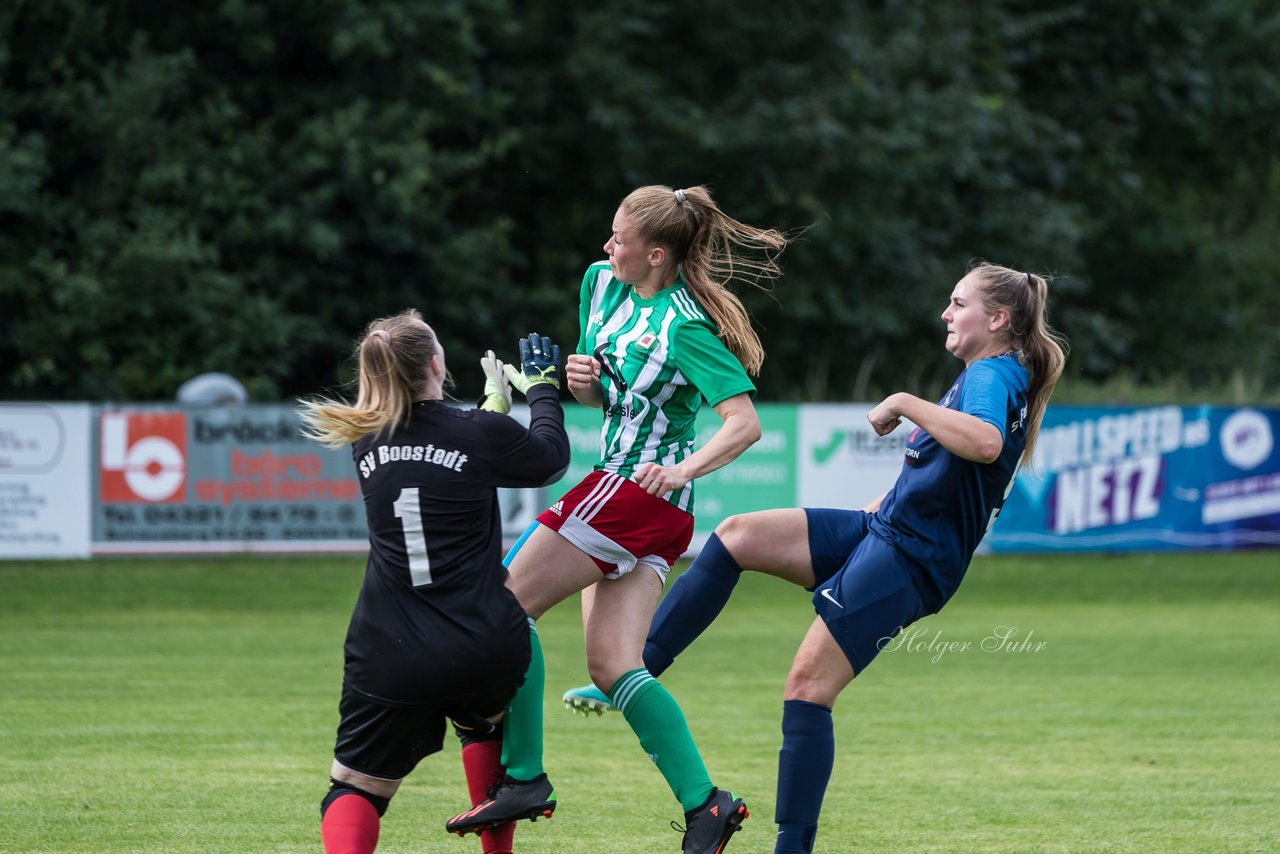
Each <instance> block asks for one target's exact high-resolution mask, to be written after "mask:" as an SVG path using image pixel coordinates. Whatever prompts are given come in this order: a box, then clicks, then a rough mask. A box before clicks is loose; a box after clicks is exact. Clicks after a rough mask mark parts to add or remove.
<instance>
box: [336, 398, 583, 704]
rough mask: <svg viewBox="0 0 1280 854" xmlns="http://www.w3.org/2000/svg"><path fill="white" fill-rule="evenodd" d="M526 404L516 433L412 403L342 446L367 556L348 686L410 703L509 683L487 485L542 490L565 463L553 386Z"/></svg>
mask: <svg viewBox="0 0 1280 854" xmlns="http://www.w3.org/2000/svg"><path fill="white" fill-rule="evenodd" d="M528 399H529V408H530V422H529V428H528V429H527V430H526V429H525V428H524V427H523V426H522V425H521V424H520V423H519V422H518V421H515V420H514V419H512V418H510V417H508V416H506V415H498V414H496V413H492V412H484V411H482V410H478V409H472V410H461V409H456V408H454V407H452V406H449V405H448V404H446V403H444V402H442V401H438V400H435V401H421V402H418V403H415V404H414V405H413V413H412V416H411V418H410V421H409V423H408V424H407V425H406V424H401V425H397V427H396V428H395V429H394V430H393V431H392V432H391V433H390V434H389V435H383V436H381V437H376V438H375V437H374V436H364V437H362V438H361V439H359V440H357V441H356V442H355V443H354V445H353V447H352V455H353V456H354V458H355V463H356V471H357V477H358V480H359V481H360V490H361V492H362V493H363V495H364V505H365V515H366V517H367V518H368V522H369V561H368V565H367V567H366V569H365V576H364V584H363V586H362V587H361V588H360V598H359V600H358V601H357V602H356V607H355V611H354V613H353V614H352V615H351V624H350V627H349V628H348V630H347V640H346V646H345V653H346V673H345V676H346V681H347V684H348V685H349V686H350V687H351V688H352V689H353V690H355V691H358V692H359V693H361V694H363V695H365V696H367V697H369V698H371V699H374V700H377V701H379V702H381V703H385V704H388V705H422V704H428V703H436V702H440V701H443V700H448V699H451V698H453V697H462V696H466V695H469V694H473V693H476V692H477V691H481V690H484V689H485V687H486V686H487V685H490V684H492V683H493V682H495V681H500V680H501V679H503V678H506V677H508V676H510V678H511V679H513V680H514V681H513V682H512V684H513V685H518V684H519V679H520V677H521V675H522V674H523V672H524V669H525V667H526V666H527V664H528V661H529V626H528V622H527V618H526V616H525V613H524V611H523V610H522V609H521V608H520V605H519V603H517V602H516V598H515V596H514V595H512V593H511V591H510V590H508V589H507V587H506V572H505V570H504V569H503V567H502V521H501V518H500V515H499V512H498V496H497V489H496V487H499V486H505V487H530V486H542V485H544V484H545V483H546V482H547V481H548V480H550V479H553V478H558V477H559V475H560V474H561V473H562V472H563V470H564V468H565V467H566V466H567V465H568V464H569V441H568V437H567V436H566V434H565V429H564V412H563V410H562V409H561V408H560V401H559V398H558V395H557V393H556V390H555V389H554V388H552V387H551V386H549V385H545V384H543V385H535V386H533V387H532V388H530V389H529V394H528ZM508 671H510V673H509V672H508Z"/></svg>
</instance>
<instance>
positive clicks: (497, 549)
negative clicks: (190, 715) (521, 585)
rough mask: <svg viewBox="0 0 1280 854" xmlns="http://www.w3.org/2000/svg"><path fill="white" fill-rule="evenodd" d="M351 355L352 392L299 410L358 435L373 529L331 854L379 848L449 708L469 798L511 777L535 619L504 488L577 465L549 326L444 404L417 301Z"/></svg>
mask: <svg viewBox="0 0 1280 854" xmlns="http://www.w3.org/2000/svg"><path fill="white" fill-rule="evenodd" d="M356 352H357V355H358V359H359V390H358V395H357V400H356V403H355V405H354V406H352V405H348V404H345V403H339V402H336V401H332V400H314V401H304V402H303V403H302V408H301V410H300V413H299V415H300V418H301V419H302V421H303V424H304V425H305V426H304V435H306V436H307V437H308V438H311V439H314V440H316V441H318V442H321V443H322V444H325V445H328V446H330V447H341V446H343V445H346V444H350V445H351V446H352V456H353V458H354V460H355V464H356V470H357V479H358V480H359V482H360V490H361V493H362V494H363V496H364V505H365V512H366V514H367V518H368V527H369V560H368V565H367V567H366V569H365V575H364V583H363V585H362V586H361V588H360V596H359V599H358V601H357V602H356V606H355V611H354V613H353V614H352V615H351V624H350V627H349V628H348V630H347V639H346V645H345V647H344V652H345V667H344V672H343V684H342V699H341V703H340V706H339V712H340V716H341V722H340V723H339V725H338V737H337V745H336V747H335V749H334V760H333V767H332V770H331V772H330V776H331V778H332V785H331V786H330V789H329V792H328V794H327V796H326V797H325V798H324V800H323V802H322V804H321V807H320V812H321V825H320V832H321V837H322V839H323V842H324V850H325V852H326V854H369V852H372V851H373V850H374V849H375V848H376V847H377V843H378V831H379V826H380V821H381V817H382V815H383V813H385V811H386V809H387V805H388V804H389V803H390V801H391V798H392V796H393V795H395V793H396V790H397V789H398V788H399V786H400V783H401V781H402V780H403V779H404V778H405V777H406V776H407V775H408V774H409V772H410V771H412V770H413V769H414V767H415V766H416V765H417V764H418V762H419V761H420V760H422V759H423V758H424V757H426V756H429V755H431V754H432V753H435V752H437V751H438V750H440V748H441V746H442V744H443V738H444V732H445V724H446V720H452V721H453V722H454V726H455V729H457V731H458V734H459V735H460V736H461V737H462V741H463V751H462V756H463V765H464V767H465V769H466V772H467V782H468V787H469V788H470V789H471V793H472V798H473V801H478V798H482V797H483V796H484V790H485V788H486V787H487V786H488V784H489V783H492V782H493V781H494V780H499V779H502V776H503V769H502V767H501V742H500V741H498V738H499V737H500V732H501V728H500V727H495V724H496V723H497V722H498V721H499V720H500V719H501V717H502V713H503V710H504V709H505V707H506V705H507V703H508V701H509V700H510V699H511V697H512V696H513V695H514V693H515V690H516V688H517V687H518V686H519V684H520V681H521V679H522V678H523V675H524V672H525V669H526V668H527V666H528V664H529V626H528V622H527V617H526V615H525V613H524V611H523V610H521V608H520V605H519V604H518V603H517V602H516V599H515V596H513V595H512V593H511V591H510V590H508V589H507V587H506V586H505V572H504V570H503V567H502V526H501V518H500V515H499V510H498V499H497V490H496V488H497V487H500V486H502V487H534V486H542V485H545V484H548V483H551V482H554V481H555V480H557V479H559V477H560V476H561V474H563V472H564V470H565V468H566V467H567V466H568V464H569V441H568V437H567V436H566V434H565V429H564V412H563V410H562V409H561V407H560V400H559V385H560V383H559V376H560V375H559V368H558V362H559V356H560V353H559V348H558V347H557V346H555V345H554V344H552V343H551V342H550V341H549V340H548V339H546V338H543V337H540V336H538V335H536V334H534V335H530V336H529V337H528V338H527V339H525V340H522V341H521V342H520V353H521V369H520V370H515V369H514V368H513V366H510V365H506V366H504V365H503V364H502V363H501V362H499V361H497V359H496V358H495V357H494V356H493V353H492V352H489V353H487V354H486V355H485V358H484V359H482V361H481V364H482V365H483V367H484V368H485V374H486V377H487V382H486V384H485V398H484V400H483V402H482V403H481V407H480V408H479V409H472V410H462V409H458V408H455V407H452V406H449V405H448V404H446V403H445V402H444V400H443V398H444V384H445V381H446V377H447V369H446V367H445V354H444V348H443V347H442V346H441V345H440V342H439V339H438V338H437V337H436V334H435V332H434V331H433V330H432V329H431V327H430V326H428V325H427V324H426V323H424V322H423V320H422V316H421V315H420V314H419V313H418V312H417V311H415V310H413V309H409V310H406V311H404V312H402V313H401V314H399V315H396V316H394V317H387V318H382V319H379V320H375V321H373V322H372V323H370V324H369V326H368V328H367V329H366V330H365V333H364V335H363V337H361V339H360V341H359V343H358V344H357V347H356ZM512 385H514V386H515V387H516V388H517V389H518V390H520V391H522V392H524V394H525V396H526V398H527V399H528V402H529V408H530V421H529V427H528V429H526V428H525V427H523V426H522V425H521V424H520V423H519V422H517V421H515V420H514V419H512V418H510V417H509V416H508V415H507V414H506V413H507V412H508V411H509V410H510V407H511V386H512ZM513 831H514V826H513V825H506V826H502V827H498V828H494V829H493V830H491V831H489V833H488V836H487V837H485V838H482V839H481V843H482V845H484V850H485V851H486V852H500V851H510V850H511V839H512V833H513Z"/></svg>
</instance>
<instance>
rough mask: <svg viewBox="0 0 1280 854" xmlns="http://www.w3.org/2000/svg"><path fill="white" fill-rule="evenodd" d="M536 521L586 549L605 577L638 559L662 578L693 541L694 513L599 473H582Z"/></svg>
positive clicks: (617, 574) (624, 571) (630, 567)
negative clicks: (582, 475) (575, 483)
mask: <svg viewBox="0 0 1280 854" xmlns="http://www.w3.org/2000/svg"><path fill="white" fill-rule="evenodd" d="M538 522H539V523H540V524H542V525H546V526H547V527H548V528H550V529H551V530H553V531H558V532H559V533H560V536H562V537H564V538H565V539H566V540H568V541H569V542H571V543H573V544H574V545H575V546H577V547H578V548H579V549H580V550H582V551H583V552H584V553H586V554H587V555H588V556H589V557H590V558H591V559H592V560H594V561H595V562H596V566H598V567H600V571H601V572H603V573H604V575H605V578H618V577H620V576H622V575H625V574H627V573H628V572H630V571H631V570H633V569H635V566H636V564H637V563H643V564H646V565H648V566H650V567H652V568H653V570H654V571H655V572H657V573H658V576H659V577H660V578H662V580H663V581H664V582H665V581H666V578H667V572H668V571H670V569H671V566H672V564H674V563H675V562H676V561H677V560H679V559H680V555H682V554H684V552H685V549H687V548H689V541H690V540H691V539H693V516H691V515H689V514H688V513H686V512H684V511H683V510H681V509H680V508H679V507H677V506H675V505H674V504H672V503H671V502H670V501H664V500H663V499H661V498H657V497H655V496H652V495H650V494H649V493H647V492H645V491H644V490H643V489H641V488H640V487H639V486H637V485H636V484H635V483H634V482H632V481H630V480H627V479H626V478H625V477H621V476H619V475H616V474H610V473H608V472H601V471H593V472H592V473H591V474H589V475H587V476H586V477H584V478H583V479H582V482H581V483H579V484H578V485H577V486H575V487H574V488H573V489H571V490H569V491H568V492H567V493H565V496H564V497H563V498H561V499H560V500H559V501H557V502H556V503H555V504H552V505H551V508H550V509H549V510H545V511H543V513H542V515H540V516H539V517H538Z"/></svg>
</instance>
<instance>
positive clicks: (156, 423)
mask: <svg viewBox="0 0 1280 854" xmlns="http://www.w3.org/2000/svg"><path fill="white" fill-rule="evenodd" d="M100 433H101V440H102V442H101V447H100V450H101V456H100V461H99V475H100V478H99V480H100V484H101V486H100V493H101V498H102V501H103V502H104V503H108V504H159V503H170V504H172V503H175V502H178V501H182V500H183V498H184V497H185V496H184V492H185V490H184V489H183V487H184V486H186V482H187V416H186V415H185V414H183V413H181V412H104V413H102V420H101V422H100Z"/></svg>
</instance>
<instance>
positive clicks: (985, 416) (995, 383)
mask: <svg viewBox="0 0 1280 854" xmlns="http://www.w3.org/2000/svg"><path fill="white" fill-rule="evenodd" d="M1027 379H1028V378H1027V370H1026V368H1024V367H1022V365H1020V364H1018V359H1017V356H1016V354H1014V353H1006V354H1004V355H1003V356H996V357H993V358H990V359H980V360H978V361H977V362H974V363H973V364H972V365H970V366H969V367H967V368H965V370H964V371H963V372H961V374H960V376H959V377H957V378H956V381H955V384H954V385H952V386H951V389H950V390H949V391H948V392H947V393H946V394H945V395H944V396H943V398H942V400H940V401H938V404H939V405H940V406H945V407H946V408H948V409H954V410H958V411H960V412H966V413H968V414H969V415H973V416H975V417H977V418H980V419H981V420H983V421H985V422H987V423H988V424H994V425H995V426H996V427H998V428H999V429H1000V434H1001V435H1002V436H1003V437H1004V448H1003V449H1002V450H1001V451H1000V456H999V458H997V459H996V460H995V461H994V462H991V463H986V464H984V463H977V462H973V461H972V460H966V459H963V458H961V457H958V456H956V455H955V454H953V453H951V452H950V451H948V450H947V449H946V448H944V447H943V446H942V445H941V444H940V443H939V442H938V440H937V439H934V438H933V437H932V436H930V435H929V434H928V433H927V432H926V431H925V430H923V429H921V428H919V427H917V428H916V429H915V430H913V431H912V432H911V435H910V436H909V437H908V439H907V447H906V457H905V460H904V462H903V466H902V471H901V472H900V473H899V474H898V480H897V482H895V483H894V485H893V488H892V489H891V490H889V493H888V494H887V495H886V496H885V498H884V501H883V502H882V503H881V505H880V509H879V510H878V511H876V512H875V513H874V514H873V515H872V518H871V521H870V530H871V532H872V533H873V534H875V535H876V536H878V537H880V538H881V539H883V540H886V541H888V542H889V543H892V544H893V545H895V546H896V547H897V548H898V549H899V550H900V551H901V552H902V553H903V554H904V555H905V556H906V557H907V558H908V559H909V560H910V561H911V562H912V563H913V564H914V565H915V566H917V567H918V568H919V569H920V574H921V578H920V580H921V581H922V584H921V585H920V588H921V589H920V595H921V596H922V597H923V598H924V600H925V602H926V604H927V605H928V606H929V607H930V608H931V610H933V611H936V610H938V609H939V608H941V607H942V605H943V604H944V603H945V602H946V601H947V600H948V599H950V598H951V595H952V594H953V593H955V591H956V588H957V587H959V586H960V580H961V579H962V578H964V573H965V570H966V569H968V567H969V560H970V558H972V557H973V553H974V551H975V550H976V549H977V548H978V543H979V542H981V540H982V537H983V535H984V534H986V532H987V528H988V527H990V525H991V523H992V522H994V521H995V517H996V514H997V513H998V512H999V511H1000V507H1001V506H1002V505H1003V504H1004V499H1005V496H1006V495H1007V494H1008V491H1009V487H1010V485H1011V484H1012V483H1013V476H1014V473H1015V472H1016V470H1017V468H1018V460H1019V459H1020V458H1021V456H1022V451H1023V449H1024V448H1025V447H1026V444H1027V437H1026V429H1025V425H1024V423H1023V422H1024V420H1025V418H1026V414H1027Z"/></svg>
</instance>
